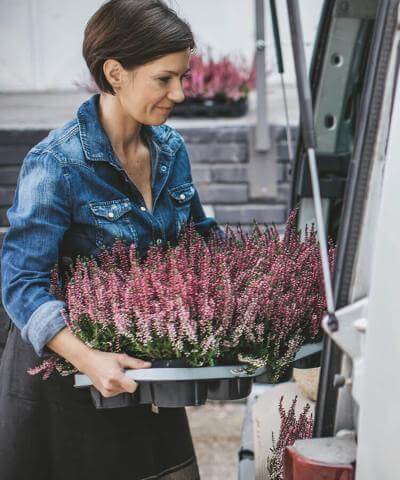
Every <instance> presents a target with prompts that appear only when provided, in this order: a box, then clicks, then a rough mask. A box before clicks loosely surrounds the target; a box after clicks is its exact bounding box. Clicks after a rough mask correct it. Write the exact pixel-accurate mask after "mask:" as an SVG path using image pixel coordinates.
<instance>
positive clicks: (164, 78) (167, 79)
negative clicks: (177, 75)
mask: <svg viewBox="0 0 400 480" xmlns="http://www.w3.org/2000/svg"><path fill="white" fill-rule="evenodd" d="M169 79H170V77H161V78H160V79H159V80H160V82H163V83H167V82H168V81H169Z"/></svg>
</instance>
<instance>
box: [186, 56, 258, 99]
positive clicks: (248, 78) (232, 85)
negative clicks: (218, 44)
mask: <svg viewBox="0 0 400 480" xmlns="http://www.w3.org/2000/svg"><path fill="white" fill-rule="evenodd" d="M190 68H191V73H190V76H188V77H187V78H186V79H184V82H183V88H184V91H185V96H186V97H187V98H188V99H192V100H204V99H216V100H221V101H224V102H226V101H229V100H234V101H235V100H239V99H240V98H243V97H247V95H248V93H249V91H250V90H252V89H253V88H254V85H255V71H254V68H251V69H249V68H248V67H247V66H246V64H245V62H244V60H243V59H241V60H239V61H236V62H235V61H233V60H232V59H231V58H229V57H228V56H224V57H222V58H221V59H220V60H218V61H215V60H213V58H212V55H211V53H210V52H208V55H207V56H205V55H201V54H200V55H192V57H191V59H190Z"/></svg>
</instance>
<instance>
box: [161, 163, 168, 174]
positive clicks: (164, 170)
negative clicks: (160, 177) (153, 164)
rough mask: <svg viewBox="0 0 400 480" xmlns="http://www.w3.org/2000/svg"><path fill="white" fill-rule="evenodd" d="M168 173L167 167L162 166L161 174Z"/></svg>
mask: <svg viewBox="0 0 400 480" xmlns="http://www.w3.org/2000/svg"><path fill="white" fill-rule="evenodd" d="M166 171H167V167H166V166H165V165H161V167H160V172H161V173H165V172H166Z"/></svg>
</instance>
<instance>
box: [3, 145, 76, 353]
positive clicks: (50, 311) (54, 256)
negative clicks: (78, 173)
mask: <svg viewBox="0 0 400 480" xmlns="http://www.w3.org/2000/svg"><path fill="white" fill-rule="evenodd" d="M70 200H71V199H70V188H69V184H68V178H67V172H66V171H65V166H64V165H63V164H62V163H61V160H60V159H59V158H56V157H54V155H53V154H51V153H49V152H39V151H35V150H32V151H31V152H30V153H28V155H27V157H26V158H25V159H24V162H23V164H22V167H21V171H20V174H19V177H18V182H17V188H16V192H15V197H14V201H13V204H12V206H11V208H10V209H9V210H8V212H7V216H8V220H9V224H10V226H9V229H8V230H7V232H6V235H5V237H4V242H3V249H2V256H1V276H2V302H3V305H4V308H5V310H6V312H7V314H8V316H9V317H10V318H11V320H12V321H13V322H14V323H15V325H16V326H17V327H18V328H19V329H20V330H21V335H22V338H23V339H24V340H25V341H26V342H27V343H30V344H32V346H33V348H34V349H35V351H36V353H37V354H38V355H39V356H45V354H46V351H44V348H45V346H46V344H47V342H48V341H49V340H50V339H51V338H53V337H54V335H56V333H58V332H59V331H60V330H62V329H63V328H64V327H65V322H64V319H63V317H62V315H61V310H62V309H63V308H64V307H65V303H64V302H62V301H60V300H57V299H56V298H55V297H54V296H53V295H51V294H50V292H49V290H50V272H51V269H52V268H53V267H54V265H55V264H56V263H57V261H58V257H59V249H60V244H61V242H62V239H63V237H64V234H65V232H66V231H67V230H68V228H69V226H70V223H71V207H70Z"/></svg>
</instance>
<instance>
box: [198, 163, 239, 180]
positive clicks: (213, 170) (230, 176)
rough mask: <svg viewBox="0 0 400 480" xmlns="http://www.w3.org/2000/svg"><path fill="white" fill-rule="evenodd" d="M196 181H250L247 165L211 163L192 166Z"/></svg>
mask: <svg viewBox="0 0 400 480" xmlns="http://www.w3.org/2000/svg"><path fill="white" fill-rule="evenodd" d="M192 175H193V179H194V181H195V183H197V184H200V183H204V182H206V183H211V182H217V183H243V182H248V166H247V165H227V164H218V163H215V164H210V165H201V164H200V165H199V164H194V165H193V166H192Z"/></svg>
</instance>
